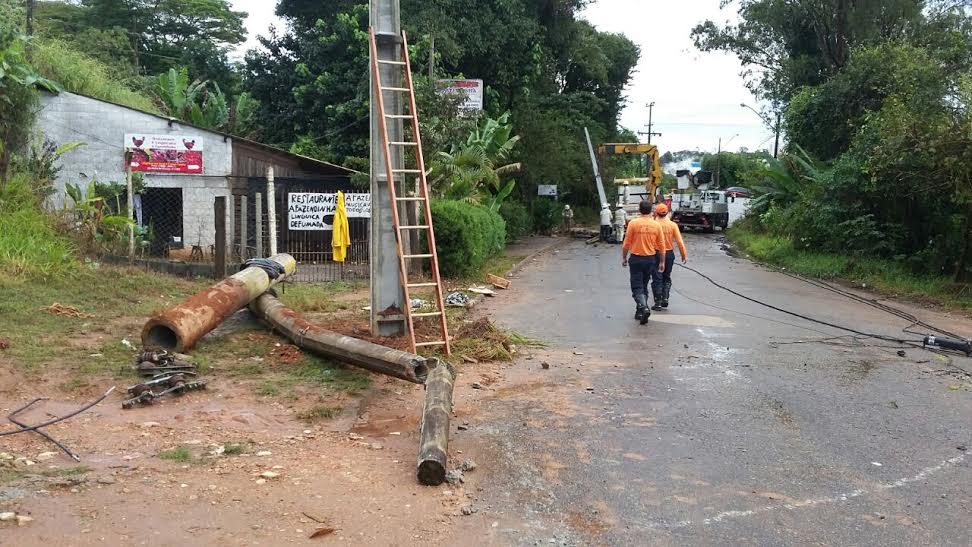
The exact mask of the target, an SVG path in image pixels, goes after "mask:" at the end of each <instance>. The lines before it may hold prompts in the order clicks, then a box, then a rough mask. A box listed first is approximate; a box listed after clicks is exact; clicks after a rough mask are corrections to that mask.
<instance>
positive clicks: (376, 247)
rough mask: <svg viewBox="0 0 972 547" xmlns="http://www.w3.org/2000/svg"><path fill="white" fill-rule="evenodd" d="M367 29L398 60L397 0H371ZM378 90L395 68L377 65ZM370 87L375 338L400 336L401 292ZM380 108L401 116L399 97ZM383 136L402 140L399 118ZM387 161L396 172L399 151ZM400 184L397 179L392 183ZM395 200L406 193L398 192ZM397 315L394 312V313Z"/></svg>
mask: <svg viewBox="0 0 972 547" xmlns="http://www.w3.org/2000/svg"><path fill="white" fill-rule="evenodd" d="M370 8H371V27H372V28H373V29H374V30H375V41H376V47H377V54H378V57H379V58H380V59H388V60H395V61H397V60H400V59H402V54H401V35H402V28H401V11H400V6H399V1H398V0H371V2H370ZM378 70H379V71H380V73H379V74H380V76H381V81H382V84H383V85H384V86H392V87H400V86H402V85H403V84H402V68H401V66H400V65H392V64H381V65H379V66H378ZM370 82H371V83H370V85H371V225H370V237H369V240H370V242H369V244H370V246H371V249H370V251H371V256H370V260H369V262H370V268H371V332H372V333H373V334H376V335H378V336H401V335H404V334H405V317H404V315H402V314H403V313H404V312H403V310H404V309H405V308H404V306H407V305H408V304H406V303H405V297H404V295H403V293H402V286H401V272H400V271H399V269H400V268H399V262H398V250H397V243H396V238H395V228H394V224H393V222H392V207H397V204H395V203H392V202H391V195H389V192H388V183H387V180H386V177H387V169H386V164H385V149H384V146H383V145H382V140H381V121H382V120H381V117H382V116H383V115H384V114H386V113H385V112H379V111H378V93H380V92H381V91H380V90H378V89H375V83H374V77H373V76H372V78H370ZM384 102H385V108H386V109H387V110H388V112H387V113H388V114H402V113H403V112H402V105H403V103H402V94H401V93H396V92H389V93H385V101H384ZM385 122H386V125H387V128H388V138H389V140H391V141H402V140H403V129H402V127H403V125H402V120H401V119H394V118H393V119H387V120H385ZM391 154H392V157H391V158H389V159H390V160H391V161H390V163H391V164H392V166H393V167H394V168H396V169H400V168H402V166H403V165H404V164H403V159H402V154H401V147H398V146H393V147H391ZM394 182H395V184H397V185H399V186H402V182H404V179H403V180H402V181H397V180H396V181H394ZM397 194H398V195H399V196H405V195H406V193H405V192H402V191H401V189H399V190H398V192H397ZM396 312H397V313H396Z"/></svg>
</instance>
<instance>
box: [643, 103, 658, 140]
mask: <svg viewBox="0 0 972 547" xmlns="http://www.w3.org/2000/svg"><path fill="white" fill-rule="evenodd" d="M654 110H655V101H651V102H650V103H648V132H647V133H645V132H643V131H639V132H638V135H642V136H643V135H647V136H648V144H651V138H652V137H661V136H662V134H661V133H655V132H654V131H652V130H651V129H652V127H654V125H655V124H654V121H653V120H652V114H653V113H654Z"/></svg>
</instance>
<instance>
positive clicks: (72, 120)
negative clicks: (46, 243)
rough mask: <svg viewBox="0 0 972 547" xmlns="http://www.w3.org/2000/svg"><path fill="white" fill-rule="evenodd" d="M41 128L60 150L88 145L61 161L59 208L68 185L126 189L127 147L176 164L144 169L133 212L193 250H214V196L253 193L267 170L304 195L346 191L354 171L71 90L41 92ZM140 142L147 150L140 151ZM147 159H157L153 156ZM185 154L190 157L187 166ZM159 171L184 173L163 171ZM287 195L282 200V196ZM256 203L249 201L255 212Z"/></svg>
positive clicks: (166, 236) (57, 192)
mask: <svg viewBox="0 0 972 547" xmlns="http://www.w3.org/2000/svg"><path fill="white" fill-rule="evenodd" d="M36 126H37V129H38V130H39V131H40V134H41V136H42V138H44V139H46V140H50V141H52V142H54V143H55V144H57V145H59V146H60V145H62V144H65V143H69V142H82V143H84V144H85V145H84V146H83V147H81V148H78V149H76V150H73V151H71V152H69V153H67V154H65V155H64V156H63V157H62V158H61V159H60V161H59V165H58V167H60V172H59V173H58V176H57V180H56V181H55V188H54V190H55V191H54V194H53V195H52V197H51V200H50V206H51V207H53V208H62V207H65V206H67V205H70V201H71V200H70V199H68V197H67V194H66V191H65V187H66V185H67V184H69V183H70V184H77V185H79V186H81V187H82V188H84V187H87V185H88V184H89V182H90V181H92V180H97V181H99V182H103V183H107V182H118V183H122V184H124V182H125V177H126V147H127V148H128V149H129V151H131V149H133V148H135V149H136V151H137V152H138V153H141V152H143V151H144V152H145V153H146V156H145V159H153V160H154V159H163V160H171V164H164V165H163V164H153V165H152V166H150V167H148V169H149V171H147V172H144V184H145V189H144V191H143V192H142V194H141V196H139V198H138V199H136V202H135V210H136V215H137V216H141V217H142V222H143V223H145V224H144V225H148V224H149V223H152V224H153V227H154V229H155V230H156V231H157V232H158V233H157V236H156V237H157V238H158V239H159V240H160V241H163V240H164V241H172V240H173V238H175V239H176V240H178V241H181V242H184V243H185V245H187V246H189V245H198V246H201V247H204V248H208V247H209V246H210V245H212V244H213V242H214V241H215V218H214V212H213V210H214V209H213V202H214V199H215V198H216V197H217V196H226V197H229V196H232V195H238V196H244V195H248V194H250V193H252V188H254V187H255V185H259V183H260V181H261V180H262V181H263V183H264V184H265V181H266V179H265V177H266V172H267V167H270V166H273V168H274V171H275V175H276V177H277V179H278V180H279V181H283V182H282V183H283V184H286V181H287V180H295V181H300V183H301V185H302V187H303V188H305V190H303V191H307V190H306V188H307V187H308V186H310V187H313V186H314V185H315V184H316V183H319V184H321V185H330V186H334V185H338V186H342V187H343V186H347V185H349V184H350V177H351V175H352V174H353V173H354V171H352V170H350V169H346V168H344V167H340V166H337V165H333V164H330V163H327V162H322V161H318V160H315V159H312V158H308V157H305V156H300V155H297V154H291V153H289V152H286V151H283V150H279V149H277V148H273V147H271V146H267V145H264V144H260V143H257V142H254V141H250V140H247V139H241V138H238V137H233V136H231V135H228V134H225V133H220V132H216V131H212V130H208V129H203V128H200V127H196V126H193V125H190V124H187V123H185V122H183V121H180V120H175V119H170V118H166V117H164V116H158V115H155V114H151V113H147V112H142V111H140V110H135V109H132V108H129V107H126V106H122V105H117V104H114V103H110V102H106V101H102V100H98V99H93V98H90V97H85V96H81V95H76V94H73V93H67V92H63V93H58V94H47V93H44V94H42V97H41V110H40V111H39V113H38V114H37V120H36ZM153 137H159V139H158V140H160V141H165V140H171V141H172V142H174V143H176V145H177V146H178V148H180V149H182V151H181V152H178V151H175V150H169V151H168V153H169V154H168V156H167V155H166V154H167V152H166V151H159V150H154V151H153V150H149V149H148V148H147V146H148V145H147V143H145V142H143V139H145V138H148V139H151V138H153ZM139 142H141V143H142V144H141V145H140V146H141V147H142V148H136V147H135V143H139ZM183 142H185V143H186V144H184V145H183V144H182V143H183ZM186 147H188V148H186ZM143 148H144V150H143ZM187 152H188V154H187ZM148 154H152V155H153V157H152V158H148ZM156 155H157V156H158V157H156ZM186 156H189V157H191V158H192V159H191V160H189V161H188V162H187V161H184V160H185V157H186ZM198 160H201V162H200V161H198ZM146 163H153V162H146ZM199 163H201V165H197V164H199ZM139 168H141V167H139ZM160 169H162V170H164V169H170V170H180V169H181V170H183V171H186V172H158V171H159V170H160ZM281 190H282V192H278V206H279V200H280V199H286V188H282V189H281ZM281 193H283V194H284V195H283V196H280V195H279V194H281ZM230 203H234V202H233V201H230ZM252 206H253V205H252V202H251V203H250V205H249V207H252ZM278 208H279V207H278ZM230 214H231V213H230ZM252 214H253V213H251V216H250V218H253V217H252ZM230 225H232V224H230ZM231 242H232V240H231Z"/></svg>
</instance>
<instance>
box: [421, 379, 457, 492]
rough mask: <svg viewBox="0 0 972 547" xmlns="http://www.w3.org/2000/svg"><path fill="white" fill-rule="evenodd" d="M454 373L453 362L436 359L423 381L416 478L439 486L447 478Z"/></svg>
mask: <svg viewBox="0 0 972 547" xmlns="http://www.w3.org/2000/svg"><path fill="white" fill-rule="evenodd" d="M455 381H456V372H455V370H454V369H453V368H452V365H450V364H448V363H444V362H439V364H438V366H435V367H433V368H432V369H431V370H430V371H429V377H428V379H427V380H426V381H425V407H424V408H423V409H422V427H421V430H420V434H419V454H418V480H419V482H420V483H422V484H425V485H428V486H438V485H440V484H442V483H443V482H445V480H446V465H447V464H448V460H449V417H450V416H451V415H452V389H453V387H454V385H455Z"/></svg>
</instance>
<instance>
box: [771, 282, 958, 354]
mask: <svg viewBox="0 0 972 547" xmlns="http://www.w3.org/2000/svg"><path fill="white" fill-rule="evenodd" d="M774 270H775V271H776V272H777V273H781V274H783V275H785V276H787V277H792V278H793V279H796V280H799V281H803V282H804V283H807V284H810V285H813V286H814V287H818V288H821V289H824V290H827V291H830V292H833V293H836V294H839V295H841V296H844V297H846V298H849V299H851V300H854V301H856V302H860V303H862V304H866V305H868V306H871V307H873V308H876V309H878V310H881V311H884V312H887V313H889V314H891V315H894V316H896V317H900V318H901V319H904V320H905V321H910V322H911V324H910V325H908V326H907V327H905V328H903V329H901V330H902V331H903V332H906V333H908V334H916V335H918V336H924V335H925V334H926V333H921V332H916V331H912V330H909V329H910V328H911V327H913V326H916V325H917V326H920V327H924V328H926V329H928V330H929V331H932V332H937V333H938V334H941V335H944V336H950V337H952V338H957V339H960V340H962V339H965V337H964V336H962V335H960V334H956V333H954V332H951V331H948V330H945V329H942V328H940V327H937V326H935V325H932V324H929V323H927V322H925V321H922V320H921V319H919V318H917V317H915V316H914V315H913V314H911V313H908V312H906V311H904V310H902V309H900V308H896V307H894V306H890V305H888V304H884V303H883V302H878V301H876V300H872V299H869V298H865V297H863V296H861V295H859V294H855V293H853V292H851V291H848V290H846V289H843V288H841V287H835V286H834V285H831V284H830V283H826V282H824V281H820V280H817V279H810V278H807V277H803V276H802V275H796V274H793V273H790V272H787V271H784V270H779V269H774Z"/></svg>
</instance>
